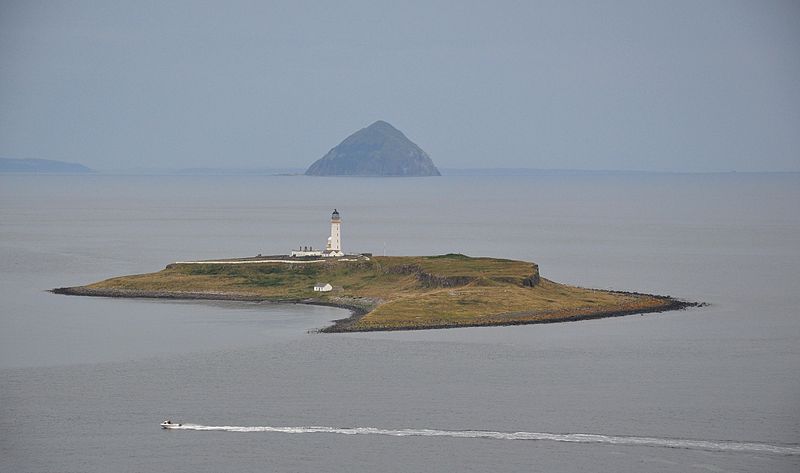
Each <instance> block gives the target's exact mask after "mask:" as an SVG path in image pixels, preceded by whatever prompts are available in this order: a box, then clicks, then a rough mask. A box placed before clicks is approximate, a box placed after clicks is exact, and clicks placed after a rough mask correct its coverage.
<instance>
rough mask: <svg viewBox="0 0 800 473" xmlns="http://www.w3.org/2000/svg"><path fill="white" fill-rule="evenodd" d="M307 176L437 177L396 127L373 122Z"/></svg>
mask: <svg viewBox="0 0 800 473" xmlns="http://www.w3.org/2000/svg"><path fill="white" fill-rule="evenodd" d="M305 174H306V175H307V176H404V177H410V176H440V175H441V174H440V173H439V170H438V169H437V168H436V166H435V165H434V164H433V161H432V160H431V158H430V157H429V156H428V154H427V153H426V152H425V151H423V150H422V149H421V148H420V147H419V146H417V145H416V144H414V143H413V142H412V141H411V140H409V139H408V138H406V136H405V135H404V134H403V133H402V132H400V130H398V129H397V128H395V127H393V126H392V125H390V124H388V123H386V122H384V121H380V120H379V121H377V122H375V123H373V124H372V125H370V126H368V127H366V128H362V129H361V130H359V131H357V132H355V133H353V134H352V135H350V136H348V137H347V138H346V139H345V140H344V141H342V142H341V143H340V144H339V145H338V146H336V147H335V148H333V149H331V150H330V151H328V153H327V154H326V155H325V156H323V157H322V158H320V159H318V160H317V161H316V162H314V164H312V165H311V166H310V167H309V168H308V170H306V172H305Z"/></svg>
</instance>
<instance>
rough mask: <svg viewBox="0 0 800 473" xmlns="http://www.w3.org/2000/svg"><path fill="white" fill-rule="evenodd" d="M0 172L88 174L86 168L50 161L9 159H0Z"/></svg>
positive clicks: (88, 170)
mask: <svg viewBox="0 0 800 473" xmlns="http://www.w3.org/2000/svg"><path fill="white" fill-rule="evenodd" d="M0 172H9V173H11V172H15V173H16V172H19V173H69V174H73V173H88V172H93V171H92V170H91V169H89V168H87V167H86V166H84V165H82V164H78V163H68V162H65V161H53V160H50V159H11V158H0Z"/></svg>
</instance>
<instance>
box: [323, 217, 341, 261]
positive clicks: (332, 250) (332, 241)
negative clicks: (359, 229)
mask: <svg viewBox="0 0 800 473" xmlns="http://www.w3.org/2000/svg"><path fill="white" fill-rule="evenodd" d="M322 256H344V252H343V251H342V219H341V218H340V217H339V211H338V210H336V209H333V214H331V236H329V237H328V244H327V245H326V246H325V251H323V252H322Z"/></svg>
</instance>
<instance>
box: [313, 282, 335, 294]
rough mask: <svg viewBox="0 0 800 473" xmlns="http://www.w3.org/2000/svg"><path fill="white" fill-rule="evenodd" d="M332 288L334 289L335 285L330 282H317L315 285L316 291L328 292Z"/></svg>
mask: <svg viewBox="0 0 800 473" xmlns="http://www.w3.org/2000/svg"><path fill="white" fill-rule="evenodd" d="M331 290H333V286H331V285H330V283H325V284H323V283H321V282H318V283H317V284H315V285H314V292H328V291H331Z"/></svg>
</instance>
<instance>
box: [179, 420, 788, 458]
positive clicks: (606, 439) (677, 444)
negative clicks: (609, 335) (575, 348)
mask: <svg viewBox="0 0 800 473" xmlns="http://www.w3.org/2000/svg"><path fill="white" fill-rule="evenodd" d="M170 429H171V430H200V431H224V432H276V433H284V434H313V433H324V434H342V435H390V436H395V437H451V438H477V439H495V440H545V441H551V442H570V443H598V444H609V445H624V446H647V447H664V448H683V449H689V450H710V451H723V452H741V453H772V454H778V455H800V446H797V445H770V444H766V443H747V442H732V441H718V440H691V439H671V438H657V437H626V436H615V435H601V434H553V433H547V432H493V431H486V430H434V429H396V430H395V429H379V428H375V427H348V428H343V427H322V426H308V427H269V426H261V427H244V426H235V425H218V426H215V425H197V424H182V425H180V426H175V427H171V428H170Z"/></svg>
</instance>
